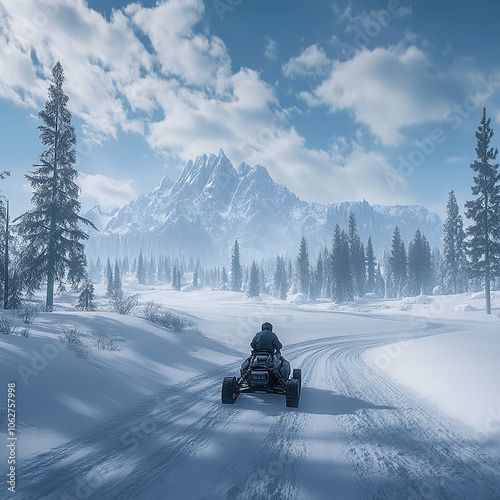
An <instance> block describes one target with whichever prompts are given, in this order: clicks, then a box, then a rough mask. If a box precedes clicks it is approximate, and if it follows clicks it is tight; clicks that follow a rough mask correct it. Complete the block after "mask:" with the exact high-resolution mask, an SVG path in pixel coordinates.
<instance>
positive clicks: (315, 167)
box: [230, 128, 409, 205]
mask: <svg viewBox="0 0 500 500" xmlns="http://www.w3.org/2000/svg"><path fill="white" fill-rule="evenodd" d="M230 158H231V157H230ZM247 163H250V164H256V163H258V164H261V165H264V166H266V167H267V168H268V169H269V171H270V173H271V175H272V176H273V178H274V180H275V181H276V182H278V183H280V184H284V185H286V186H287V187H288V188H289V189H290V190H291V191H293V192H294V193H296V194H297V195H298V196H299V197H300V198H302V199H304V200H313V201H318V202H322V203H332V202H339V201H347V200H350V201H360V200H362V199H366V200H367V201H368V202H370V203H380V204H384V205H387V204H397V203H405V202H408V200H409V199H408V197H407V194H406V187H407V182H406V180H405V179H403V178H402V177H401V176H400V175H399V174H398V173H397V171H396V169H394V168H393V167H392V166H391V164H390V162H389V161H388V160H387V158H386V157H385V155H384V154H382V153H380V152H376V151H372V152H368V151H365V150H364V149H363V148H362V147H361V146H360V145H358V144H357V143H352V144H351V143H350V144H345V145H335V146H334V147H333V148H332V149H331V150H330V151H325V150H322V149H310V148H307V146H306V144H305V140H304V138H303V137H301V136H300V135H299V134H298V133H297V131H296V130H295V129H293V128H292V129H291V130H285V129H281V130H277V131H276V132H275V134H274V136H273V137H272V140H270V141H269V142H268V143H267V144H265V147H263V148H262V149H260V150H259V149H256V150H254V151H253V152H252V153H251V154H250V156H249V157H248V160H247ZM395 179H397V188H398V189H397V190H395V189H394V180H395Z"/></svg>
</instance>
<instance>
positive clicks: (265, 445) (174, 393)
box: [18, 318, 500, 500]
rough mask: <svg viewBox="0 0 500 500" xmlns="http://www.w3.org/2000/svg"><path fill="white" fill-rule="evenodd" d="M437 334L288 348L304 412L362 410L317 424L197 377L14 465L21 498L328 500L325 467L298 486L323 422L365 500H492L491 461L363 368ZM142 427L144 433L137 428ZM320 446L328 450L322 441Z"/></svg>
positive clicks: (432, 327)
mask: <svg viewBox="0 0 500 500" xmlns="http://www.w3.org/2000/svg"><path fill="white" fill-rule="evenodd" d="M384 319H387V318H384ZM442 331H443V329H442V328H440V325H437V324H426V323H423V326H422V328H421V329H419V330H415V331H412V332H411V333H410V334H408V331H407V330H405V331H404V332H391V333H382V334H380V333H378V334H370V333H368V334H362V335H359V334H358V335H344V336H341V337H331V338H325V339H320V340H315V341H306V342H301V343H298V344H294V345H291V346H287V349H286V352H287V358H288V359H289V360H290V362H291V364H292V367H299V366H301V367H302V369H303V388H304V390H303V395H302V396H303V398H302V399H303V402H306V401H308V398H307V395H308V393H307V391H308V390H309V391H311V392H310V393H309V394H312V393H313V391H314V390H316V387H319V386H323V387H328V388H329V390H333V391H334V392H335V393H337V394H339V396H337V398H342V397H344V398H346V399H349V398H350V399H351V400H352V401H353V402H361V403H363V404H362V405H358V406H359V408H362V409H359V408H358V407H355V406H356V405H354V407H353V408H354V409H353V408H348V409H345V410H343V411H331V412H329V411H326V412H323V413H322V414H320V415H317V414H315V413H314V411H311V409H314V408H312V407H311V406H310V405H309V406H308V404H309V403H308V404H304V405H302V404H301V407H300V408H299V409H293V408H285V407H284V405H285V400H284V397H282V396H272V395H267V396H262V397H260V396H251V395H242V396H241V397H240V398H239V399H238V400H237V402H236V404H235V405H228V406H226V405H224V406H223V405H221V404H220V387H221V382H222V379H223V377H224V376H225V375H231V374H236V373H237V370H238V368H239V366H238V365H239V364H238V363H234V364H232V365H229V366H226V367H223V368H220V369H218V370H215V371H213V372H211V373H210V374H207V375H206V376H205V375H204V376H199V377H196V378H194V379H191V380H189V381H188V382H187V383H184V384H179V385H177V386H174V387H171V388H169V389H168V390H166V391H165V392H164V393H163V394H161V395H160V396H158V397H152V398H148V400H147V401H146V402H145V403H144V404H142V405H140V406H138V407H136V408H134V409H132V410H129V411H126V412H123V413H122V414H120V415H118V416H117V417H115V418H113V419H112V420H108V421H106V422H104V423H103V424H102V425H99V426H98V427H96V429H94V430H93V431H91V432H88V433H86V434H85V435H83V436H81V437H80V438H78V439H76V440H74V441H72V442H71V443H68V444H67V445H64V446H61V447H58V448H55V449H53V450H50V451H48V452H46V453H43V454H40V455H39V456H37V457H36V459H35V460H34V461H33V462H32V463H31V464H22V467H21V468H20V471H21V473H20V475H19V490H18V497H19V498H21V499H27V500H28V499H29V500H38V499H40V500H42V499H48V498H50V499H51V500H57V499H65V500H69V499H76V498H85V499H103V498H106V499H107V500H113V499H120V500H121V499H134V500H135V499H138V498H141V499H149V498H151V499H156V498H174V497H171V496H169V495H168V493H169V492H175V493H176V494H179V492H182V491H184V492H186V493H185V494H184V495H183V496H181V497H177V498H186V499H187V498H189V499H190V500H191V499H193V500H199V499H205V500H212V499H217V500H223V499H226V500H240V499H244V500H247V499H249V498H252V499H255V500H260V499H263V500H264V499H265V500H295V499H297V500H304V499H308V498H310V499H314V500H317V499H318V498H331V496H330V495H328V494H327V493H324V491H329V490H331V489H332V488H333V487H334V486H335V485H334V475H333V474H328V470H331V471H334V470H335V468H336V467H337V464H336V463H335V462H334V461H333V460H331V461H330V462H326V463H325V469H324V470H323V471H322V474H323V475H322V476H321V477H320V479H321V481H322V483H323V484H322V487H323V491H322V492H319V495H318V494H317V493H318V492H317V491H316V490H314V489H312V488H310V487H309V486H310V485H308V484H307V481H305V478H304V477H303V468H304V467H303V466H304V464H305V463H307V461H308V460H309V459H310V458H311V453H312V451H311V450H313V449H315V447H317V446H318V443H317V436H315V432H314V429H315V424H316V423H317V422H319V420H317V419H321V422H320V423H321V424H322V425H324V424H325V422H327V423H328V425H329V426H330V427H331V433H332V435H334V434H335V432H337V430H338V429H340V431H341V434H342V436H343V439H344V451H345V454H346V456H347V458H348V460H349V462H350V463H351V465H352V470H353V471H354V472H355V474H356V476H357V478H358V483H359V488H360V492H361V494H362V497H363V498H367V499H388V500H390V499H397V500H399V499H401V498H408V499H411V500H416V499H421V498H430V499H440V498H443V499H449V498H453V499H455V498H457V499H460V498H464V499H472V498H474V499H476V498H477V499H481V498H484V499H486V498H487V499H488V500H492V499H495V498H500V493H499V489H498V488H499V486H498V485H499V484H500V483H499V482H498V480H499V477H498V472H497V471H498V470H499V469H500V467H499V464H498V463H497V462H496V461H495V460H494V459H492V458H491V457H490V456H489V455H488V454H487V453H486V452H485V451H484V450H483V449H482V448H481V447H480V446H479V445H478V444H477V443H475V442H472V441H471V440H467V439H466V438H465V437H463V436H462V435H461V434H460V433H458V432H456V431H455V430H454V429H453V428H452V426H451V425H450V424H449V423H448V422H446V421H444V420H443V419H441V418H439V417H436V416H434V415H433V414H432V412H428V411H426V410H424V409H423V408H421V407H420V406H419V405H418V404H417V403H415V402H414V401H412V400H411V399H410V398H409V397H407V396H405V395H404V394H402V393H401V391H399V390H398V389H397V388H396V387H395V386H394V385H393V384H391V383H390V382H389V381H387V380H385V379H384V378H383V377H382V376H380V375H379V374H377V373H376V372H374V371H373V370H371V369H370V368H369V367H368V366H366V365H365V364H364V363H363V361H362V354H363V352H364V351H366V350H367V349H369V348H372V347H377V346H382V345H386V344H391V343H394V342H397V341H398V340H401V338H402V336H403V335H404V337H405V339H407V340H410V339H414V338H418V337H422V336H426V335H433V334H438V333H441V332H442ZM309 401H311V400H310V398H309ZM334 410H335V409H334ZM151 421H153V422H154V423H155V425H154V426H153V427H150V428H148V427H147V425H146V426H144V423H146V424H147V423H148V422H151ZM131 429H135V430H137V429H139V430H141V429H143V430H144V436H143V437H141V439H139V442H138V443H136V445H134V444H132V442H131V441H130V442H129V443H128V444H129V445H128V446H125V445H124V443H123V436H124V435H127V434H126V433H127V432H130V431H131ZM148 429H149V430H148ZM127 436H128V435H127ZM132 436H134V434H132ZM139 436H141V435H139ZM324 438H325V440H326V444H325V445H324V447H325V446H328V445H329V441H328V439H330V438H331V436H330V435H327V434H325V436H324ZM315 440H316V441H315ZM205 467H206V468H207V471H205V472H204V470H203V468H205ZM197 468H198V469H197ZM325 471H326V473H325ZM193 472H194V474H196V476H197V477H196V478H192V477H191V476H192V474H193ZM203 474H204V475H203ZM183 481H191V484H185V485H183V484H182V482H183ZM196 481H199V483H200V484H196ZM82 484H83V485H82ZM85 487H86V489H85ZM78 488H81V489H80V490H79V489H78ZM182 488H184V490H183V489H182ZM471 492H473V493H474V494H473V495H470V493H471ZM322 495H323V496H322Z"/></svg>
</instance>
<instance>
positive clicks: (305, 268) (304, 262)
mask: <svg viewBox="0 0 500 500" xmlns="http://www.w3.org/2000/svg"><path fill="white" fill-rule="evenodd" d="M310 280H311V275H310V269H309V253H308V251H307V240H306V238H305V236H302V239H301V240H300V248H299V255H298V257H297V281H298V285H299V292H300V293H303V294H305V295H306V296H307V295H308V293H309V283H310Z"/></svg>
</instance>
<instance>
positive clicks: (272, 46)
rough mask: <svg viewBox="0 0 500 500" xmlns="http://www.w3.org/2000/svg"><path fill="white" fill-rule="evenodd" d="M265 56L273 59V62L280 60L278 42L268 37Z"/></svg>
mask: <svg viewBox="0 0 500 500" xmlns="http://www.w3.org/2000/svg"><path fill="white" fill-rule="evenodd" d="M264 55H265V56H266V57H267V58H268V59H271V61H276V60H277V59H278V43H277V42H276V40H273V39H272V38H269V37H267V38H266V48H265V50H264Z"/></svg>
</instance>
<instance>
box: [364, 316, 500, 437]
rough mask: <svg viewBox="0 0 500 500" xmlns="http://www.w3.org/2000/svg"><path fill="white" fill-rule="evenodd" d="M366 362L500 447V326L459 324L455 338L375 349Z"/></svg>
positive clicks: (445, 336)
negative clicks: (499, 443)
mask: <svg viewBox="0 0 500 500" xmlns="http://www.w3.org/2000/svg"><path fill="white" fill-rule="evenodd" d="M462 310H468V309H462ZM453 330H454V331H453ZM364 359H365V361H366V362H367V363H368V364H370V365H371V366H373V367H374V368H375V369H377V370H378V371H379V372H382V373H383V374H384V375H386V376H389V377H391V378H392V379H394V380H395V381H396V382H398V383H399V384H402V385H403V386H405V387H406V388H407V389H409V390H410V392H414V393H415V392H416V393H417V394H418V395H419V396H420V397H421V398H423V399H424V400H425V401H426V402H427V403H429V404H431V405H432V406H434V407H436V408H438V409H439V411H441V412H444V413H445V414H447V415H449V416H451V417H453V418H455V419H456V420H458V421H460V422H462V423H463V424H466V425H467V426H468V427H469V428H470V429H472V433H473V435H474V437H476V438H478V439H480V440H483V441H486V440H488V439H491V440H494V441H498V442H500V363H499V362H498V360H499V359H500V334H499V325H498V323H493V322H490V323H482V324H481V323H477V324H474V323H470V322H469V323H464V322H460V323H458V322H457V323H455V325H454V327H452V332H451V333H445V334H442V335H436V336H432V337H425V338H421V339H418V340H413V341H405V342H400V343H398V344H393V345H390V346H385V347H382V348H377V349H373V350H370V351H368V352H367V353H365V358H364Z"/></svg>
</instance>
